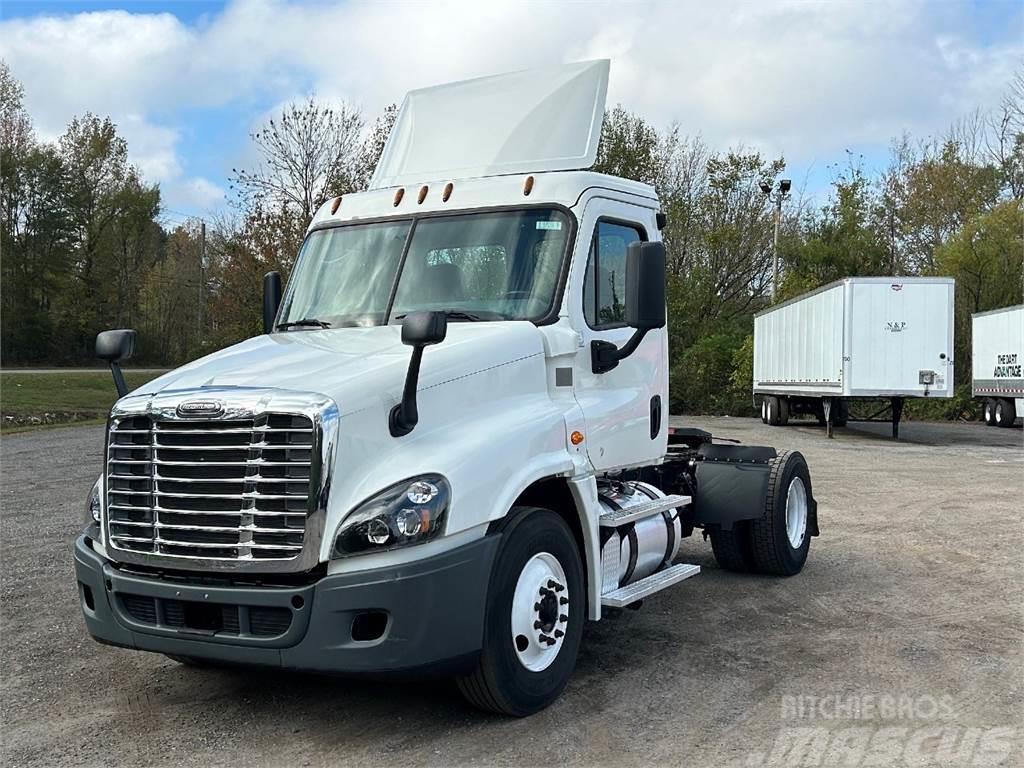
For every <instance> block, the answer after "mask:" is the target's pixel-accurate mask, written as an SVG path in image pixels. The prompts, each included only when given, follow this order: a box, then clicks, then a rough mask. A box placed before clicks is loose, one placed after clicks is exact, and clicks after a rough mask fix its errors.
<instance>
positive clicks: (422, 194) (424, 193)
mask: <svg viewBox="0 0 1024 768" xmlns="http://www.w3.org/2000/svg"><path fill="white" fill-rule="evenodd" d="M429 190H430V187H428V186H427V185H426V184H424V185H423V186H422V187H420V196H419V198H418V199H417V200H416V202H417V203H418V204H419V205H423V201H424V200H426V199H427V192H428V191H429Z"/></svg>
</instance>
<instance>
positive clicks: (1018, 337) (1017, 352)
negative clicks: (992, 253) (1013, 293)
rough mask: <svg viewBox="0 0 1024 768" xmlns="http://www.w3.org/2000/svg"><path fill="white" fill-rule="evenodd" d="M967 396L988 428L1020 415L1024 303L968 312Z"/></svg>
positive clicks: (1022, 414) (1023, 403)
mask: <svg viewBox="0 0 1024 768" xmlns="http://www.w3.org/2000/svg"><path fill="white" fill-rule="evenodd" d="M971 396H972V397H980V398H983V401H984V405H983V410H982V413H983V418H984V420H985V423H986V424H988V425H989V426H990V427H1012V426H1013V424H1014V421H1015V420H1016V419H1018V418H1022V417H1024V304H1020V305H1018V306H1016V307H1004V308H1003V309H993V310H992V311H990V312H978V313H977V314H974V315H971Z"/></svg>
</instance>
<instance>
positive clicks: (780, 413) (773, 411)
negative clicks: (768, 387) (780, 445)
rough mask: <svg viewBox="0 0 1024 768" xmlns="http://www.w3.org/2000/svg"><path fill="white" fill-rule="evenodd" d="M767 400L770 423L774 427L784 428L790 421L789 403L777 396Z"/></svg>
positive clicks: (771, 396)
mask: <svg viewBox="0 0 1024 768" xmlns="http://www.w3.org/2000/svg"><path fill="white" fill-rule="evenodd" d="M766 400H767V403H768V405H767V411H766V415H767V417H768V423H769V424H770V425H771V426H773V427H784V426H785V425H786V423H787V422H788V421H789V402H788V401H787V400H786V399H785V398H782V397H776V396H775V395H769V396H768V397H767V398H766Z"/></svg>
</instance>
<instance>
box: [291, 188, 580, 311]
mask: <svg viewBox="0 0 1024 768" xmlns="http://www.w3.org/2000/svg"><path fill="white" fill-rule="evenodd" d="M568 237H569V218H568V216H567V215H566V214H565V213H563V212H562V211H559V210H556V209H552V208H532V209H526V210H520V211H506V212H495V213H487V212H481V213H471V214H460V215H454V216H431V217H425V218H422V219H418V220H416V221H415V222H414V221H401V222H388V223H384V224H358V225H349V226H343V227H334V228H330V229H322V230H319V231H315V232H312V233H311V234H310V235H309V237H308V238H307V239H306V242H305V244H304V245H303V247H302V252H301V253H300V254H299V259H298V261H297V262H296V266H295V271H294V274H293V275H292V278H291V280H290V281H289V284H288V292H287V294H286V296H285V299H284V304H283V307H282V310H281V316H280V320H279V322H278V326H279V327H280V326H282V325H285V324H291V325H292V327H321V326H323V325H325V324H326V325H329V326H330V327H336V326H345V325H379V324H382V323H384V322H387V321H388V320H401V319H402V318H403V317H404V316H405V315H407V314H408V313H410V312H416V311H419V310H443V311H448V312H449V313H451V314H452V319H453V320H533V321H536V320H540V319H541V318H543V317H545V316H546V315H548V314H549V313H550V312H551V311H552V309H553V308H554V302H555V293H556V291H557V288H558V277H559V274H560V272H561V269H562V264H563V260H564V258H565V253H566V246H567V245H568ZM406 241H408V243H407V242H406ZM403 252H404V253H405V259H404V262H403V260H402V254H403ZM399 272H401V274H400V275H399ZM396 277H398V280H397V288H396V279H395V278H396ZM312 320H317V321H320V322H319V323H317V324H316V325H313V324H309V325H308V326H307V325H296V324H298V323H300V322H301V321H312Z"/></svg>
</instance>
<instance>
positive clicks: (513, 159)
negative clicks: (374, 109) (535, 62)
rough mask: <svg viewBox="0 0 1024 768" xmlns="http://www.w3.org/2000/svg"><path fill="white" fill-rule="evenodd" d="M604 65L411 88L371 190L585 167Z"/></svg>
mask: <svg viewBox="0 0 1024 768" xmlns="http://www.w3.org/2000/svg"><path fill="white" fill-rule="evenodd" d="M608 69H609V62H608V60H607V59H600V60H598V61H587V62H580V63H576V64H567V65H562V66H557V67H547V68H543V69H532V70H528V71H525V72H513V73H511V74H507V75H496V76H494V77H481V78H478V79H476V80H465V81H463V82H459V83H449V84H446V85H438V86H435V87H432V88H422V89H420V90H416V91H410V92H409V94H407V95H406V97H405V101H404V102H402V109H401V111H400V112H399V115H398V119H397V121H396V122H395V126H394V128H393V129H392V131H391V135H390V136H389V137H388V142H387V144H386V145H385V147H384V152H383V153H382V155H381V158H380V162H379V163H378V164H377V170H376V171H375V172H374V174H373V179H372V180H371V181H370V189H381V188H384V187H394V186H399V185H402V184H415V183H419V182H424V181H438V180H442V179H443V180H450V179H467V178H477V177H480V176H495V175H501V174H512V173H539V172H542V171H568V170H577V169H583V168H589V167H590V166H592V165H593V164H594V160H595V159H596V158H597V144H598V141H599V139H600V137H601V122H602V120H603V118H604V105H605V97H606V95H607V91H608Z"/></svg>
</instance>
